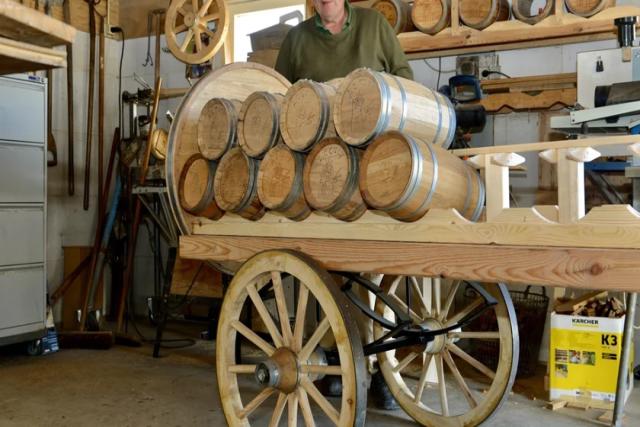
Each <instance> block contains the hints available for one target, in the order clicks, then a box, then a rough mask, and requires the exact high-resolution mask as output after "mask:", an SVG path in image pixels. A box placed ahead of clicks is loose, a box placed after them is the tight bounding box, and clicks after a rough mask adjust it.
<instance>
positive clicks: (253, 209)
mask: <svg viewBox="0 0 640 427" xmlns="http://www.w3.org/2000/svg"><path fill="white" fill-rule="evenodd" d="M259 163H260V162H259V161H257V160H256V159H253V158H251V157H248V156H247V155H246V154H245V153H244V152H243V151H242V150H241V149H240V147H234V148H232V149H231V150H229V151H227V153H226V154H225V155H224V156H222V159H220V163H219V164H218V170H217V171H216V177H215V180H214V186H213V187H214V194H215V198H216V202H218V205H219V206H220V207H221V208H222V209H224V210H225V211H229V212H233V213H236V214H238V215H240V216H242V217H243V218H246V219H250V220H257V219H260V218H262V216H263V215H264V212H265V209H264V206H262V203H260V200H259V199H258V191H257V185H256V178H257V175H258V167H259Z"/></svg>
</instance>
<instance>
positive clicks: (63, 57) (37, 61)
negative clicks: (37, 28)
mask: <svg viewBox="0 0 640 427" xmlns="http://www.w3.org/2000/svg"><path fill="white" fill-rule="evenodd" d="M66 66H67V52H66V51H63V50H55V49H51V48H48V47H40V46H35V45H32V44H29V43H22V42H18V41H15V40H9V39H5V38H4V37H0V75H3V74H13V73H24V72H27V71H38V70H48V69H50V68H64V67H66Z"/></svg>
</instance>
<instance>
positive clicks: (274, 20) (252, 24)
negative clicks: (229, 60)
mask: <svg viewBox="0 0 640 427" xmlns="http://www.w3.org/2000/svg"><path fill="white" fill-rule="evenodd" d="M256 3H262V2H256ZM265 3H266V2H265ZM294 11H300V12H301V13H302V16H303V17H304V13H305V4H304V2H301V3H300V4H297V5H292V6H285V7H276V8H271V9H263V10H254V11H250V12H244V13H235V14H234V15H233V61H234V62H238V61H246V60H247V54H248V53H249V52H251V50H252V49H251V40H250V38H249V34H251V33H255V32H256V31H260V30H262V29H264V28H267V27H270V26H272V25H276V24H278V23H279V22H280V17H281V16H283V15H286V14H287V13H291V12H294ZM286 23H287V24H289V25H295V24H297V23H298V22H297V19H292V20H289V21H287V22H286Z"/></svg>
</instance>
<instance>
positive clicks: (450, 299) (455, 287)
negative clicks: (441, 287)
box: [438, 280, 462, 321]
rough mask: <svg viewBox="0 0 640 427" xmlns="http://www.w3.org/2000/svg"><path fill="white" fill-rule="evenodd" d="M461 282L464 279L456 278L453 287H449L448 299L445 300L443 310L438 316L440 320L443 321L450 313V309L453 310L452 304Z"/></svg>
mask: <svg viewBox="0 0 640 427" xmlns="http://www.w3.org/2000/svg"><path fill="white" fill-rule="evenodd" d="M461 283H462V281H460V280H456V281H454V282H453V283H452V284H451V289H449V293H448V294H447V299H446V300H445V302H444V305H443V306H442V311H441V312H440V316H439V317H438V320H440V321H443V320H444V319H446V318H447V316H448V315H449V310H451V305H452V304H453V300H454V298H455V297H456V293H457V292H458V289H459V288H460V284H461Z"/></svg>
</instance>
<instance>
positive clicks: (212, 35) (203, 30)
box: [200, 25, 216, 38]
mask: <svg viewBox="0 0 640 427" xmlns="http://www.w3.org/2000/svg"><path fill="white" fill-rule="evenodd" d="M200 31H202V32H203V33H205V34H206V35H208V36H209V37H211V38H214V37H215V36H216V34H215V33H214V32H213V31H211V30H210V29H209V28H207V27H206V26H204V25H201V26H200Z"/></svg>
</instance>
